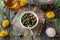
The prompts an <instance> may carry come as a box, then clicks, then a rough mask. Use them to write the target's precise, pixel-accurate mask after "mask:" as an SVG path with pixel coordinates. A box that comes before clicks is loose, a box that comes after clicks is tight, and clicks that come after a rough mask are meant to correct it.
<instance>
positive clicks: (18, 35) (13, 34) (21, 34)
mask: <svg viewBox="0 0 60 40" xmlns="http://www.w3.org/2000/svg"><path fill="white" fill-rule="evenodd" d="M12 34H13V35H14V36H21V35H22V34H16V33H14V32H12Z"/></svg>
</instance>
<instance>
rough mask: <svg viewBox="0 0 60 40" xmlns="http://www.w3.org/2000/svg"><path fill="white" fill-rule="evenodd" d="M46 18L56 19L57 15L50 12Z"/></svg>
mask: <svg viewBox="0 0 60 40" xmlns="http://www.w3.org/2000/svg"><path fill="white" fill-rule="evenodd" d="M46 17H47V18H54V17H55V14H54V12H53V11H49V12H47V13H46Z"/></svg>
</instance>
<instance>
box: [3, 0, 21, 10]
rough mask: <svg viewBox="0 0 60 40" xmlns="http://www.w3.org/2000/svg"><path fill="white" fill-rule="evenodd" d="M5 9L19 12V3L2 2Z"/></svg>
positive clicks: (13, 0) (9, 0) (16, 1)
mask: <svg viewBox="0 0 60 40" xmlns="http://www.w3.org/2000/svg"><path fill="white" fill-rule="evenodd" d="M4 4H5V7H7V8H9V9H13V10H19V8H20V6H19V2H18V0H4Z"/></svg>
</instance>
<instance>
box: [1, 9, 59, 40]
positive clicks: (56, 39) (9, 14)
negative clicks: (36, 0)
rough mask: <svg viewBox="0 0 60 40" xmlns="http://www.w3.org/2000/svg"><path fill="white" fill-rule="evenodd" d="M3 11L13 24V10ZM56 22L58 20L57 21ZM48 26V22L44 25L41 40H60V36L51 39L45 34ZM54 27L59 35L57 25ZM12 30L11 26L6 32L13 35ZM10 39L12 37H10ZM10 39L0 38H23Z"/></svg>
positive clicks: (17, 38)
mask: <svg viewBox="0 0 60 40" xmlns="http://www.w3.org/2000/svg"><path fill="white" fill-rule="evenodd" d="M1 9H2V10H4V12H5V14H6V16H7V17H8V19H9V20H10V22H12V21H13V18H14V14H13V11H12V10H9V9H7V8H1ZM55 20H56V19H55ZM46 25H49V24H48V22H46V24H45V25H44V28H43V30H42V32H41V37H40V39H41V40H60V36H59V35H58V37H54V38H49V37H48V36H47V35H46V34H45V29H46ZM53 26H54V28H55V29H56V31H57V34H60V28H57V27H56V25H55V23H54V25H53ZM12 28H13V26H12V25H10V27H8V28H6V30H8V32H9V35H10V34H11V31H12V30H13V29H12ZM16 32H17V31H16ZM10 37H11V36H10ZM10 37H6V38H1V37H0V40H22V38H20V37H17V36H15V37H13V39H9V38H10Z"/></svg>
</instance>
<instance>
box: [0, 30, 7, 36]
mask: <svg viewBox="0 0 60 40" xmlns="http://www.w3.org/2000/svg"><path fill="white" fill-rule="evenodd" d="M7 35H8V32H7V31H6V30H2V31H0V37H6V36H7Z"/></svg>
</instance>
